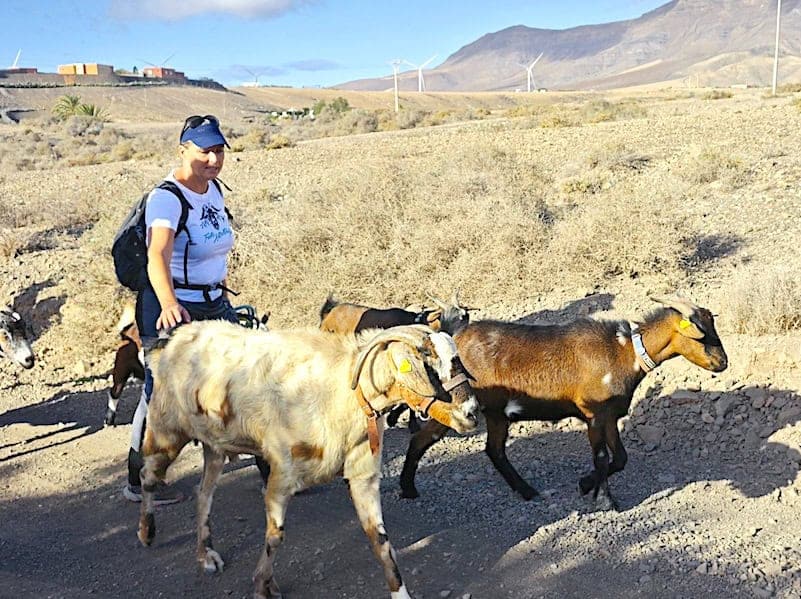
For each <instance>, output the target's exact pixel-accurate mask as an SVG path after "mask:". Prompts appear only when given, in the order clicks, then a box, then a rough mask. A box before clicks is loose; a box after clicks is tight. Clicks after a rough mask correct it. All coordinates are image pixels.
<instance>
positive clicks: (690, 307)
mask: <svg viewBox="0 0 801 599" xmlns="http://www.w3.org/2000/svg"><path fill="white" fill-rule="evenodd" d="M651 299H652V300H653V301H655V302H657V303H660V304H664V305H665V306H668V307H670V308H673V309H674V310H677V311H678V312H680V313H681V315H682V316H684V317H685V318H689V317H690V316H692V315H693V313H695V311H696V310H697V309H698V306H696V305H695V304H694V303H692V302H691V301H690V300H689V299H687V298H686V297H679V296H677V295H674V296H668V295H652V296H651Z"/></svg>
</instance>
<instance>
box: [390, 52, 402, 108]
mask: <svg viewBox="0 0 801 599" xmlns="http://www.w3.org/2000/svg"><path fill="white" fill-rule="evenodd" d="M389 64H391V65H392V72H393V74H394V77H395V112H398V111H399V110H400V104H399V103H398V69H400V66H401V65H402V64H403V61H402V60H401V59H400V58H396V59H395V60H393V61H391V62H390V63H389Z"/></svg>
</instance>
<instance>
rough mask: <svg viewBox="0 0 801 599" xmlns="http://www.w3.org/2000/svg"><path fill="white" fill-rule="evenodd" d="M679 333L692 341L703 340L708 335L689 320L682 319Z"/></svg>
mask: <svg viewBox="0 0 801 599" xmlns="http://www.w3.org/2000/svg"><path fill="white" fill-rule="evenodd" d="M679 333H680V334H681V335H682V336H684V337H689V338H690V339H703V338H704V337H705V336H706V333H704V332H703V331H702V330H701V329H700V327H698V325H696V324H695V323H694V322H692V321H691V320H689V319H687V318H682V319H681V320H680V321H679Z"/></svg>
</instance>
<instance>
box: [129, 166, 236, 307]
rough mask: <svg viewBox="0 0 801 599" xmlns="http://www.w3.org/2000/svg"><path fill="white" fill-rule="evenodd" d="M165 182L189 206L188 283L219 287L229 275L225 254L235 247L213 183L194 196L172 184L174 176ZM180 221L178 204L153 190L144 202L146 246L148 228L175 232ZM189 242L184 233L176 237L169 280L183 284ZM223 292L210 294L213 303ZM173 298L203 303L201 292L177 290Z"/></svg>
mask: <svg viewBox="0 0 801 599" xmlns="http://www.w3.org/2000/svg"><path fill="white" fill-rule="evenodd" d="M167 180H168V181H172V182H173V183H175V184H176V185H177V186H178V188H179V189H180V190H181V191H182V192H183V194H184V197H185V198H186V200H187V201H188V202H189V205H190V206H192V210H190V211H189V216H188V218H187V219H186V227H187V229H188V230H189V237H191V239H192V242H191V243H190V244H189V247H188V251H189V258H188V261H187V264H186V266H187V271H188V273H189V283H191V284H192V285H211V284H214V283H220V282H221V281H222V280H223V279H225V276H226V274H227V273H228V252H229V251H231V248H232V247H233V246H234V233H233V231H232V230H231V223H230V222H228V215H227V214H226V212H225V204H224V202H223V196H222V194H221V193H220V192H219V191H218V190H217V186H216V185H214V183H212V182H209V188H208V189H207V190H206V193H196V192H194V191H192V190H191V189H188V188H187V187H185V186H184V185H181V184H180V183H178V181H176V180H175V176H174V173H170V175H169V176H168V177H167ZM180 217H181V202H180V201H179V200H178V198H177V197H175V194H173V193H172V192H170V191H167V190H166V189H158V188H156V189H154V190H153V191H151V192H150V195H149V196H148V198H147V207H146V208H145V224H146V225H147V234H148V245H150V229H151V227H167V228H168V229H172V230H173V231H175V230H176V229H177V228H178V220H179V218H180ZM187 241H188V239H187V236H186V231H181V232H180V233H179V234H178V235H176V237H175V245H174V247H173V252H172V260H171V261H170V273H171V275H172V278H173V279H175V280H177V281H179V282H181V283H184V282H186V281H185V280H184V255H185V253H186V250H187V245H186V242H187ZM221 294H222V291H221V290H219V289H215V290H214V291H212V292H211V299H216V298H218V297H219V296H220V295H221ZM175 296H176V297H177V298H178V299H179V300H181V301H186V302H202V301H204V298H203V292H202V291H196V290H192V289H176V290H175Z"/></svg>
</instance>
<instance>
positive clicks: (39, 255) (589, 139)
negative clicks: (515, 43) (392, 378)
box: [0, 88, 801, 599]
mask: <svg viewBox="0 0 801 599" xmlns="http://www.w3.org/2000/svg"><path fill="white" fill-rule="evenodd" d="M78 91H79V93H81V95H82V98H83V99H84V101H89V102H93V103H96V104H99V105H101V106H103V107H104V108H106V110H107V112H108V114H107V117H108V120H107V121H106V122H104V123H101V124H100V125H98V124H97V123H87V122H84V121H81V120H74V119H73V120H67V121H66V122H60V121H59V122H56V121H53V120H52V119H51V118H50V117H48V116H47V114H48V113H49V111H50V107H51V106H52V104H53V103H54V102H56V101H57V99H58V96H59V95H60V94H59V93H57V92H55V91H53V90H9V91H8V92H7V93H6V94H4V95H3V96H2V102H3V105H4V106H11V105H14V106H15V107H20V108H25V107H27V108H31V109H34V111H33V112H32V113H30V114H29V115H28V116H27V117H25V118H23V120H22V122H21V123H20V124H18V125H0V138H2V140H3V143H2V144H0V300H2V301H3V302H5V303H7V304H9V305H12V306H13V307H14V308H15V309H16V310H17V311H18V312H19V313H20V314H22V315H23V317H25V318H26V319H27V320H28V321H29V322H30V324H31V326H32V329H33V336H34V342H33V347H34V349H35V352H36V355H37V362H36V364H35V366H34V367H33V369H31V370H23V369H21V368H19V367H17V366H15V365H12V364H11V363H10V362H9V361H7V360H6V361H4V362H2V363H0V374H2V380H1V381H0V514H1V517H0V554H2V556H3V559H2V560H0V597H14V598H28V597H31V598H33V597H37V598H41V597H52V598H69V599H73V598H75V599H77V598H84V597H89V596H97V597H143V596H148V597H170V598H172V597H208V598H212V597H214V598H218V597H249V596H251V579H250V578H251V574H252V571H253V569H254V567H255V563H256V560H257V557H258V554H259V551H260V549H261V546H262V543H263V539H264V515H263V508H262V501H261V497H260V488H261V484H260V480H259V478H258V475H257V471H256V469H255V468H253V467H251V466H250V465H249V464H250V460H246V461H245V462H242V463H239V464H231V465H229V466H228V467H227V469H226V470H227V473H226V474H225V475H224V476H223V478H222V479H221V484H220V486H219V488H218V491H217V493H216V496H215V503H214V510H213V520H214V536H215V547H216V548H217V549H218V550H219V551H220V552H221V554H222V555H223V558H224V559H225V561H226V569H225V571H224V572H223V573H222V574H220V575H216V576H207V575H204V574H203V573H202V572H201V571H200V569H199V568H198V566H197V564H196V562H195V557H194V543H195V538H194V537H195V534H194V532H195V529H194V510H195V504H194V500H193V499H189V500H188V501H186V502H184V503H182V504H179V505H176V506H171V507H165V508H161V509H159V512H158V515H157V516H158V527H159V532H158V535H157V537H156V541H155V543H154V545H153V547H151V548H149V549H144V548H142V547H141V546H140V545H139V542H138V540H137V538H136V525H137V518H138V506H137V505H134V504H131V503H129V502H127V501H126V500H124V499H123V498H122V496H121V493H120V492H121V489H122V486H123V484H124V481H125V458H126V455H127V451H128V442H129V435H130V420H131V417H132V413H133V409H134V404H135V402H136V399H137V397H138V394H139V391H140V386H139V384H138V383H134V382H132V383H131V384H130V385H129V387H128V388H127V390H126V392H125V394H124V396H123V401H122V402H121V404H120V413H119V417H118V425H117V426H115V427H104V426H103V413H104V410H105V404H106V389H107V387H108V374H109V370H110V368H111V364H112V360H113V351H114V348H115V346H116V332H115V330H114V329H115V325H116V323H117V319H118V318H119V314H120V312H121V308H122V305H123V304H124V302H125V301H126V300H128V299H130V296H129V295H127V294H126V292H124V291H123V290H122V289H121V288H120V287H119V286H118V285H117V283H116V280H115V278H114V273H113V269H112V264H111V258H110V254H109V248H110V245H111V240H112V237H113V235H114V232H115V230H116V228H117V226H118V225H119V223H120V222H121V220H122V219H123V217H124V216H125V214H126V213H127V210H128V208H129V207H130V205H131V204H132V203H133V202H134V200H135V199H136V198H138V197H139V196H140V195H141V193H142V192H143V191H145V190H147V189H148V188H149V187H150V186H152V185H153V184H155V183H157V182H158V181H159V179H160V178H161V177H163V176H164V175H165V174H166V173H167V172H168V171H169V169H170V168H172V167H173V166H175V164H176V159H175V151H174V148H173V146H174V138H175V137H177V133H178V130H179V128H180V122H181V120H182V117H183V116H184V115H186V114H191V113H199V114H205V113H207V112H213V113H215V114H218V115H219V116H220V117H221V118H222V119H223V124H224V125H226V126H227V127H228V128H229V129H228V131H229V132H230V140H231V142H232V146H233V147H234V148H236V151H233V150H232V151H230V152H229V153H228V154H227V157H226V164H225V168H224V171H223V173H222V178H223V180H224V181H225V182H226V183H228V185H230V186H231V188H232V189H233V191H232V192H230V193H229V194H228V204H229V206H230V208H231V210H232V212H233V213H234V216H235V218H236V235H237V241H236V248H235V252H234V255H233V257H232V261H231V277H230V282H231V284H232V286H233V288H234V289H236V290H238V291H240V292H241V295H240V296H239V298H238V301H241V302H242V303H249V304H253V305H255V306H256V307H257V308H258V309H259V311H267V310H269V311H271V313H272V317H271V320H270V326H271V327H273V328H285V327H295V326H315V325H316V324H317V322H318V310H319V307H320V305H321V304H322V302H323V300H324V299H325V297H326V295H327V294H328V293H329V292H334V293H335V294H336V295H337V297H340V298H342V299H346V300H351V301H359V302H362V303H366V304H370V305H376V306H388V305H406V304H409V303H419V302H425V301H426V300H427V297H428V295H429V294H434V295H437V296H440V297H442V296H449V295H450V293H451V292H452V290H454V289H457V288H458V289H459V291H460V296H461V297H462V299H463V300H464V301H465V303H467V304H469V305H471V306H475V307H478V308H479V310H478V311H477V312H476V313H474V316H473V317H474V318H502V319H508V320H522V321H524V322H537V323H547V322H564V321H566V320H570V319H573V318H577V317H593V318H627V319H635V320H636V319H637V318H642V317H643V316H644V315H646V314H647V313H648V312H649V311H650V310H652V309H653V308H654V307H655V304H653V302H651V301H650V300H649V295H652V294H661V293H670V292H673V291H677V290H681V291H683V292H684V293H685V294H687V295H688V296H689V297H690V298H692V299H693V300H694V301H695V302H697V303H698V304H700V305H702V306H706V307H708V308H710V310H712V311H713V312H714V313H715V314H716V315H717V316H716V322H717V327H718V331H719V333H720V336H721V339H722V341H723V344H724V346H725V348H726V351H727V353H728V355H729V362H730V366H729V368H728V369H727V370H726V371H725V372H722V373H720V374H712V373H709V372H706V371H703V370H700V369H699V368H697V367H695V366H693V365H692V364H690V363H689V362H687V361H686V360H684V359H682V358H677V359H675V360H672V361H670V362H667V363H665V364H663V365H662V366H660V367H659V368H658V369H657V371H656V372H654V373H651V374H649V375H648V376H647V377H646V379H645V380H644V381H643V383H642V384H641V385H640V387H639V388H638V390H637V392H636V394H635V401H634V403H633V405H632V408H631V412H630V416H629V417H628V418H625V419H623V420H622V421H621V425H622V427H623V433H622V437H623V441H624V443H625V445H626V447H627V449H628V452H629V462H628V465H627V466H626V469H625V471H623V472H622V473H620V474H617V475H615V476H614V477H613V478H612V479H611V488H612V491H613V493H614V494H615V497H616V499H617V500H618V502H619V504H620V510H619V511H616V512H612V511H606V512H597V511H594V510H593V509H592V506H591V505H590V504H589V503H588V502H587V501H586V500H585V499H584V498H582V497H581V496H580V495H579V493H578V491H577V481H578V478H579V477H580V476H582V475H584V474H585V473H586V471H587V470H588V469H589V468H590V467H591V455H590V450H589V446H588V443H587V438H586V434H585V432H584V426H583V424H581V423H579V422H578V421H574V420H568V421H564V422H561V423H558V424H550V423H520V424H515V425H514V426H513V427H512V430H511V437H510V441H509V447H508V453H509V456H510V460H511V461H512V463H513V464H514V465H515V466H516V467H518V468H519V470H520V471H521V474H523V476H524V477H526V478H527V479H528V480H529V481H531V482H532V483H533V484H534V485H535V486H536V487H537V488H538V489H539V491H540V493H541V495H540V497H539V498H537V499H535V500H533V501H531V502H525V501H523V500H521V499H520V498H519V497H518V496H516V495H515V494H514V493H513V492H512V491H511V490H510V489H509V488H508V487H507V485H506V483H505V482H504V481H503V479H502V478H501V477H500V475H499V474H498V473H497V472H496V471H495V470H494V468H493V467H492V465H491V464H490V462H489V460H488V459H487V457H486V456H485V455H484V453H483V447H484V441H485V438H486V433H485V431H484V429H483V427H480V428H479V431H478V432H477V433H475V434H472V435H469V436H465V437H458V436H455V435H453V436H448V437H447V438H446V439H445V440H444V441H442V442H441V443H439V444H438V445H436V446H435V447H433V448H432V450H431V451H430V452H429V453H428V454H427V455H426V457H425V458H424V460H423V462H422V463H421V467H420V471H419V473H418V479H417V481H418V488H419V489H420V492H421V497H420V498H419V499H417V500H414V501H410V500H405V499H401V498H400V497H399V493H398V474H399V471H400V468H401V465H402V462H403V456H404V454H405V450H406V446H407V443H408V438H409V434H408V432H407V431H406V430H405V429H403V428H398V429H390V430H389V431H387V433H386V437H385V440H386V444H385V447H384V479H383V482H382V497H383V507H384V517H385V521H386V525H387V529H388V532H389V535H390V538H391V539H392V541H393V544H394V545H395V547H396V549H397V550H398V557H399V563H400V567H401V571H402V573H403V576H404V580H405V581H406V584H407V586H408V588H409V590H410V592H411V594H412V596H414V597H415V598H418V599H420V598H436V597H451V598H465V597H471V598H472V599H485V598H486V599H494V598H498V597H508V598H514V599H528V598H531V597H547V598H554V599H556V598H558V599H563V598H574V597H575V598H582V599H584V598H587V597H643V598H649V599H650V598H665V599H667V598H671V599H678V598H680V597H681V598H687V599H689V598H696V597H727V598H728V597H780V598H794V597H801V565H800V564H801V544H799V539H800V538H801V523H800V522H799V518H798V514H799V513H801V475H799V468H800V467H801V370H799V367H800V366H801V332H799V328H801V284H800V283H799V277H798V273H799V265H800V264H801V263H800V262H799V253H798V247H799V244H801V220H799V218H798V215H799V214H801V194H800V193H799V181H800V180H801V138H800V137H799V135H798V131H799V125H800V124H801V111H800V110H799V104H800V102H799V97H801V96H799V94H798V92H793V91H792V90H791V89H787V90H784V91H783V93H782V94H780V95H779V96H777V97H771V96H769V95H767V94H766V93H765V91H764V90H753V89H748V90H732V91H729V90H695V91H691V92H690V91H676V90H651V91H647V92H646V91H640V92H631V91H629V92H625V93H615V94H609V95H606V96H600V95H597V94H586V95H582V94H572V95H569V96H568V95H560V94H536V97H535V99H534V100H533V101H532V100H530V99H529V98H530V97H529V98H527V97H525V96H523V95H515V94H508V95H506V96H502V95H490V94H487V95H481V94H476V95H474V96H465V97H463V98H461V99H460V97H459V95H458V94H442V95H439V94H426V96H430V98H431V100H430V102H431V104H429V105H425V106H424V105H414V106H407V107H405V108H404V110H405V111H410V110H415V111H417V112H416V113H415V114H416V116H415V120H414V124H413V125H412V126H403V125H404V124H408V123H409V122H411V121H410V120H409V118H410V116H409V113H408V112H407V113H406V116H405V117H403V118H405V119H407V120H405V121H403V122H401V121H399V120H395V121H393V120H392V119H395V118H396V117H394V116H390V117H387V116H386V115H384V114H381V115H377V114H375V113H374V112H373V113H371V112H370V111H376V110H377V109H384V110H387V109H388V108H389V107H390V105H389V104H383V105H370V104H369V102H368V98H376V99H378V98H381V99H382V101H383V100H385V99H386V97H387V96H386V95H383V96H381V95H380V94H378V93H377V92H376V93H375V94H373V95H370V94H365V95H359V94H357V93H348V94H345V95H346V96H347V98H348V102H349V103H350V106H351V107H353V110H345V111H343V112H341V113H337V114H334V113H329V114H328V116H326V117H324V118H321V119H319V123H314V124H312V123H307V124H303V123H297V122H296V123H282V122H280V120H278V121H276V120H274V119H273V120H270V119H268V118H266V117H264V111H266V110H268V108H269V106H274V107H276V108H286V107H288V106H291V105H293V104H295V102H297V104H298V105H310V104H312V103H313V102H316V101H319V100H321V99H322V100H324V101H325V102H328V103H331V102H332V101H333V100H334V99H335V97H336V96H337V95H339V94H336V93H331V92H330V91H329V90H325V91H326V94H325V95H319V96H317V97H314V98H310V97H309V96H303V97H300V98H298V99H297V100H287V99H286V97H284V98H280V97H278V96H275V97H270V98H268V97H266V96H264V97H259V93H260V90H240V91H241V92H242V95H241V96H240V95H233V94H231V95H225V94H222V93H220V92H211V91H206V90H171V91H169V94H170V96H169V97H165V96H163V91H164V90H125V92H124V93H125V95H126V97H125V98H123V97H122V93H123V92H120V94H119V95H117V96H115V98H116V99H115V101H114V103H111V102H110V101H109V100H108V98H109V95H108V94H110V93H112V92H109V91H108V90H103V91H102V93H101V92H100V91H97V90H88V88H87V90H83V89H81V90H78ZM184 92H185V93H186V94H188V95H186V96H184V95H183V94H184ZM114 93H116V92H114ZM263 93H264V94H267V92H266V91H265V92H263ZM309 93H312V92H309ZM104 94H105V95H104ZM129 94H130V95H129ZM143 94H149V95H148V97H147V102H149V104H145V99H144V98H143ZM503 97H506V98H512V100H510V101H509V102H508V103H503V102H501V101H498V100H497V99H498V98H503ZM477 98H480V99H481V102H482V103H481V104H478V99H477ZM493 98H494V100H493ZM412 100H414V99H413V98H412ZM223 102H224V103H223ZM360 102H363V103H360ZM410 102H411V100H410ZM235 106H236V107H237V108H236V109H234V108H233V107H235ZM479 109H481V110H479ZM223 110H225V111H227V112H223ZM438 112H439V113H440V114H439V116H438V117H437V118H434V116H435V114H436V113H438ZM460 115H468V116H467V119H468V120H460V118H461V117H460ZM371 118H372V119H375V120H374V121H370V119H371ZM348 119H350V120H349V121H348ZM382 119H383V120H382ZM368 121H369V122H372V123H373V124H375V123H378V124H377V125H376V126H375V127H374V128H372V132H362V133H360V132H359V131H364V129H359V127H362V126H364V123H366V122H368ZM359 123H361V124H360V125H359V126H356V124H359ZM382 123H383V125H382ZM392 123H394V124H395V125H394V126H391V125H392ZM437 123H441V124H437ZM424 125H425V126H424ZM278 135H282V136H285V137H286V138H287V141H286V143H282V144H277V143H273V142H275V141H276V136H278ZM271 143H273V145H272V148H273V149H266V148H267V147H268V145H269V144H271ZM93 148H94V150H93ZM554 366H555V367H558V365H554ZM200 453H201V452H200V450H199V449H198V448H195V447H188V448H187V449H186V450H185V451H184V453H183V454H182V457H181V458H180V459H179V460H178V462H177V463H176V464H175V465H174V466H173V468H172V470H171V471H170V472H169V474H168V477H169V479H170V480H171V481H174V483H175V484H176V485H178V487H180V488H181V489H183V490H184V491H186V492H187V493H190V494H191V492H192V490H193V487H194V485H196V484H197V482H198V480H199V474H200V470H199V464H200ZM276 564H277V566H276V568H277V569H276V572H277V574H276V576H277V580H278V582H279V584H280V585H281V587H282V591H283V592H284V594H285V596H286V597H288V598H290V599H291V598H295V599H301V598H314V597H341V598H354V599H362V598H364V599H370V598H374V597H386V596H388V592H387V590H386V587H385V583H384V578H383V575H382V573H381V570H380V567H379V566H378V564H377V562H376V560H375V559H374V557H373V556H372V553H371V552H370V549H369V546H368V543H367V540H366V538H365V536H364V534H363V532H362V531H361V529H360V527H359V525H358V521H357V519H356V516H355V512H354V511H353V508H352V507H351V505H350V501H349V498H348V495H347V490H346V487H345V485H344V484H343V482H342V481H339V480H338V481H333V482H331V483H330V484H327V485H324V486H320V487H317V488H315V489H313V490H311V491H308V492H304V493H301V494H299V495H298V496H297V497H295V498H294V499H293V501H292V503H291V504H290V507H289V512H288V517H287V523H286V541H285V543H284V544H283V545H282V546H281V548H280V550H279V552H278V557H277V561H276Z"/></svg>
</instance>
